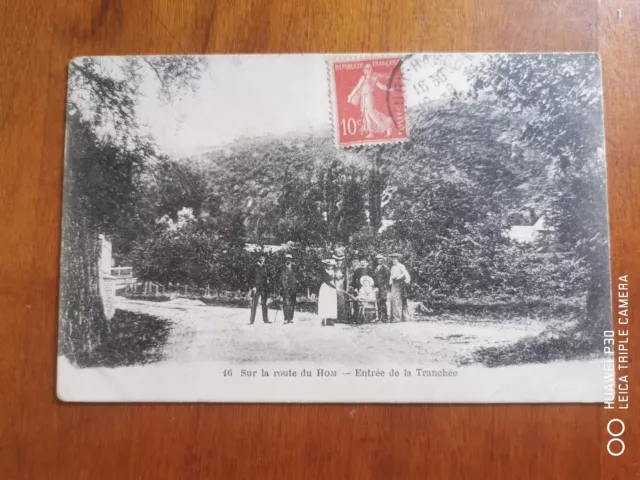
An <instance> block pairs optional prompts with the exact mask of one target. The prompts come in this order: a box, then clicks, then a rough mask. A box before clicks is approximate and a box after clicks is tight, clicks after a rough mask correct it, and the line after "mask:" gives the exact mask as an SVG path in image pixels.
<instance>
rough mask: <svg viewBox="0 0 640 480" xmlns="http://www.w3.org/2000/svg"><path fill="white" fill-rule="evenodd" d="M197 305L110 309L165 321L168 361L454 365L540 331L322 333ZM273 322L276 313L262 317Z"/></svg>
mask: <svg viewBox="0 0 640 480" xmlns="http://www.w3.org/2000/svg"><path fill="white" fill-rule="evenodd" d="M197 303H198V302H197V301H195V302H194V301H189V300H177V301H171V302H163V303H158V302H147V301H133V300H126V299H124V298H119V299H118V302H117V305H116V308H120V309H123V310H130V311H134V312H139V313H147V314H150V315H154V316H157V317H162V318H166V319H168V320H170V321H171V322H172V333H171V335H170V337H169V340H168V342H167V344H166V345H165V346H164V347H163V348H164V354H165V355H164V357H165V358H166V359H167V360H170V361H172V362H192V361H203V360H214V361H229V362H233V363H245V362H269V361H273V362H281V361H288V360H298V361H310V362H318V361H320V362H325V363H333V362H336V363H342V362H344V363H347V364H350V365H356V364H363V365H364V364H371V363H385V364H386V363H390V364H391V363H397V364H402V363H407V364H411V363H418V362H427V363H442V364H448V365H452V364H456V363H457V362H458V359H459V358H461V357H463V356H465V355H467V354H469V353H470V352H472V351H473V350H475V349H476V348H478V347H483V346H484V347H486V346H492V345H499V344H504V343H512V342H515V341H517V340H519V339H520V338H523V337H525V336H528V335H535V334H537V333H539V332H540V331H542V329H543V328H544V325H543V324H542V323H540V322H537V321H532V320H525V319H518V320H517V321H511V322H509V323H501V324H498V323H496V322H491V321H488V320H487V321H481V320H480V321H477V322H476V321H474V323H473V324H470V323H465V322H463V321H461V320H456V319H449V320H447V321H445V320H438V321H433V320H432V321H428V322H409V323H394V324H368V325H358V326H356V325H340V324H338V325H336V326H334V327H322V326H321V325H320V319H319V318H318V317H317V315H315V314H311V313H304V312H302V313H296V316H295V319H294V323H293V324H289V325H285V324H283V319H282V312H279V313H278V315H277V320H276V321H275V322H274V323H272V324H265V323H263V322H262V317H261V314H260V312H258V314H257V319H256V322H255V324H253V325H249V310H248V309H242V308H227V307H212V306H204V305H198V304H197ZM269 318H270V319H271V320H272V321H273V320H275V319H276V311H275V310H270V311H269Z"/></svg>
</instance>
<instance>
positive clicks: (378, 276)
mask: <svg viewBox="0 0 640 480" xmlns="http://www.w3.org/2000/svg"><path fill="white" fill-rule="evenodd" d="M373 284H374V286H375V287H376V288H377V289H378V315H380V320H381V321H383V322H388V321H389V317H388V315H387V296H388V293H389V268H388V267H387V265H385V262H384V257H383V256H382V255H380V254H378V255H376V268H375V270H374V271H373Z"/></svg>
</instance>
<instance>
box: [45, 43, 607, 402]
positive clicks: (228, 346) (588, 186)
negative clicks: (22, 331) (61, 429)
mask: <svg viewBox="0 0 640 480" xmlns="http://www.w3.org/2000/svg"><path fill="white" fill-rule="evenodd" d="M66 125H67V127H66V142H65V170H64V192H63V195H64V198H63V220H62V245H61V263H60V272H61V282H60V304H59V307H60V310H59V337H58V368H57V392H58V397H59V398H60V399H62V400H65V401H73V402H256V403H263V402H286V403H292V402H303V403H320V402H322V403H343V402H356V403H359V402H361V403H564V402H581V403H595V402H602V401H603V397H604V392H603V363H604V356H603V334H604V332H605V331H607V330H611V296H610V266H609V228H608V214H607V180H606V162H605V140H604V128H603V108H602V86H601V71H600V59H599V57H598V56H597V55H596V54H590V53H557V54H556V53H546V54H539V53H532V54H506V53H505V54H503V53H491V54H488V53H487V54H479V53H474V54H464V53H458V54H435V53H434V54H430V53H415V54H408V53H397V54H387V53H385V54H366V55H363V54H344V55H321V54H313V55H208V56H121V57H80V58H76V59H74V60H73V61H72V62H71V63H70V65H69V84H68V105H67V120H66Z"/></svg>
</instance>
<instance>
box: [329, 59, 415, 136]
mask: <svg viewBox="0 0 640 480" xmlns="http://www.w3.org/2000/svg"><path fill="white" fill-rule="evenodd" d="M329 68H330V69H331V81H332V85H331V88H332V95H333V99H332V100H333V122H334V124H333V130H334V132H335V137H336V142H337V143H338V145H339V146H342V147H347V146H353V145H366V144H372V143H394V142H402V141H405V140H407V139H408V138H409V130H408V125H407V119H406V111H405V101H404V85H403V82H402V58H401V57H378V58H362V59H357V60H345V61H337V60H334V61H332V62H331V63H330V64H329Z"/></svg>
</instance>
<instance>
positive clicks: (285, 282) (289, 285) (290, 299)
mask: <svg viewBox="0 0 640 480" xmlns="http://www.w3.org/2000/svg"><path fill="white" fill-rule="evenodd" d="M297 290H298V281H297V279H296V274H295V272H294V271H293V257H292V256H291V255H290V254H288V253H287V254H286V255H285V263H284V268H283V269H282V271H281V272H280V292H281V294H282V312H283V313H284V323H292V322H293V313H294V312H295V309H296V294H297Z"/></svg>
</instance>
